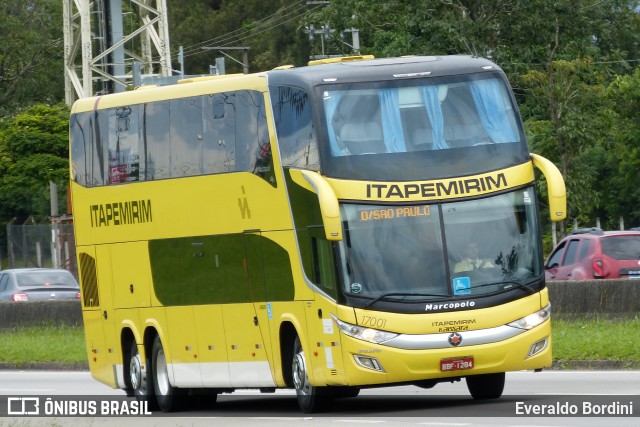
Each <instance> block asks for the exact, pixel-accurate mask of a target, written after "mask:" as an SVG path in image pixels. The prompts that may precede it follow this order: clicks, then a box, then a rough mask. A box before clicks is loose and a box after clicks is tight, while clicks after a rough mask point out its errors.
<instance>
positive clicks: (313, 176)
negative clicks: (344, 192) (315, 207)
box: [300, 170, 342, 242]
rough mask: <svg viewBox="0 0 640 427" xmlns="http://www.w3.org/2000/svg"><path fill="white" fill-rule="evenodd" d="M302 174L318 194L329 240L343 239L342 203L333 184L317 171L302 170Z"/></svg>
mask: <svg viewBox="0 0 640 427" xmlns="http://www.w3.org/2000/svg"><path fill="white" fill-rule="evenodd" d="M300 173H301V174H302V176H303V177H304V178H305V179H306V180H307V182H309V184H311V186H312V187H313V189H314V191H315V192H316V194H317V195H318V202H319V203H320V213H321V214H322V223H323V225H324V232H325V236H326V238H327V240H329V241H334V242H337V241H340V240H342V222H341V221H340V205H339V204H338V198H337V197H336V193H335V192H334V191H333V188H331V185H329V183H328V182H327V181H326V180H325V179H324V178H323V177H322V175H320V174H319V173H317V172H313V171H308V170H302V171H300Z"/></svg>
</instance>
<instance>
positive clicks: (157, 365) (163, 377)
mask: <svg viewBox="0 0 640 427" xmlns="http://www.w3.org/2000/svg"><path fill="white" fill-rule="evenodd" d="M151 361H152V363H151V368H152V371H153V387H154V391H155V395H156V400H157V401H158V406H159V407H160V409H161V410H162V411H163V412H172V411H176V410H178V409H179V408H180V407H181V406H182V403H183V399H182V398H183V395H184V393H183V391H184V390H181V389H179V388H176V387H173V386H172V385H171V383H170V382H169V371H168V369H167V359H166V357H165V353H164V348H163V347H162V341H160V336H158V335H156V338H155V339H154V341H153V350H152V351H151Z"/></svg>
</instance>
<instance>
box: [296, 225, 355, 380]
mask: <svg viewBox="0 0 640 427" xmlns="http://www.w3.org/2000/svg"><path fill="white" fill-rule="evenodd" d="M308 234H309V244H310V255H311V259H310V262H311V263H310V264H309V263H307V264H306V265H305V272H306V275H307V277H308V278H309V279H311V280H312V281H313V283H314V284H315V285H316V286H317V288H318V289H319V290H320V291H321V293H317V294H316V297H315V300H314V301H313V302H312V303H311V304H309V305H308V306H307V313H306V318H307V332H308V334H309V345H310V350H311V353H312V357H311V358H310V359H311V363H312V369H313V370H314V377H315V378H317V379H320V378H324V380H325V382H326V384H327V385H345V384H346V383H345V381H346V379H345V378H344V364H343V357H342V348H341V343H340V333H339V331H338V328H337V327H336V325H335V324H334V322H333V319H332V318H331V314H334V315H335V314H337V313H336V311H337V305H336V298H337V296H338V276H337V269H336V262H335V257H334V250H333V245H335V244H336V243H334V242H331V241H329V240H327V239H326V237H325V233H324V229H323V228H322V227H308Z"/></svg>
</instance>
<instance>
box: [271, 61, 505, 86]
mask: <svg viewBox="0 0 640 427" xmlns="http://www.w3.org/2000/svg"><path fill="white" fill-rule="evenodd" d="M496 70H501V69H500V67H498V66H497V65H496V64H494V63H493V62H491V61H489V60H487V59H484V58H480V57H476V56H467V55H452V56H403V57H399V58H380V59H369V58H367V57H365V58H363V59H361V60H348V61H336V62H329V63H320V64H318V65H312V66H307V67H299V68H290V69H286V70H272V71H269V72H268V73H267V74H268V77H269V84H270V85H291V84H293V85H301V86H303V87H309V86H315V85H317V84H331V83H351V82H363V81H379V80H392V79H401V78H411V77H420V76H424V77H439V76H450V75H456V74H469V73H480V72H488V71H496Z"/></svg>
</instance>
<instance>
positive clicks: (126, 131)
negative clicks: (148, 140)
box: [108, 105, 140, 184]
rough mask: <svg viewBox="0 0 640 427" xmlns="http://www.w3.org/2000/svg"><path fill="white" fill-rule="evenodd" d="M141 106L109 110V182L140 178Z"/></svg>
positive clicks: (115, 182) (131, 180)
mask: <svg viewBox="0 0 640 427" xmlns="http://www.w3.org/2000/svg"><path fill="white" fill-rule="evenodd" d="M139 108H140V106H138V105H131V106H123V107H117V108H114V109H111V110H108V114H109V124H108V126H109V131H108V135H109V158H108V164H109V169H108V170H109V181H108V182H109V184H118V183H122V182H133V181H139V180H140V156H139V151H138V148H139V133H138V118H139V117H138V111H139Z"/></svg>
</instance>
